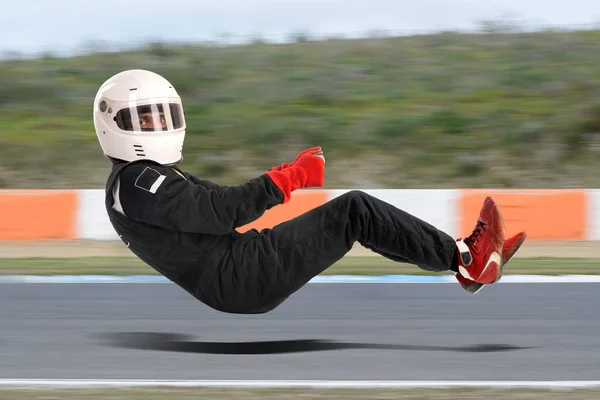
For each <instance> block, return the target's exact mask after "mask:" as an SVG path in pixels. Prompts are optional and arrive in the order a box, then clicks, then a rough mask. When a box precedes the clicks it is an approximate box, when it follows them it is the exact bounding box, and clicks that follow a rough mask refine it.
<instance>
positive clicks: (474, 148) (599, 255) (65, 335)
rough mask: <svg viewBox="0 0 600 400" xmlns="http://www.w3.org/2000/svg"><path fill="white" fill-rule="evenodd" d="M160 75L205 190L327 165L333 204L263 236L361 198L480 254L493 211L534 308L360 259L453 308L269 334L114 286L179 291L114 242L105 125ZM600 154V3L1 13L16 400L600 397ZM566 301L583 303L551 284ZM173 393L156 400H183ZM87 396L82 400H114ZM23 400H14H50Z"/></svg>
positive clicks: (351, 298)
mask: <svg viewBox="0 0 600 400" xmlns="http://www.w3.org/2000/svg"><path fill="white" fill-rule="evenodd" d="M136 68H141V69H148V70H151V71H154V72H156V73H159V74H161V75H163V76H164V77H165V78H167V79H168V80H170V81H171V82H172V83H173V84H174V86H175V87H176V89H177V90H178V92H179V93H180V95H181V97H182V101H183V105H184V109H185V112H186V118H187V126H188V128H187V136H186V144H185V146H184V150H183V154H184V160H183V162H182V163H181V167H182V169H184V170H185V171H187V172H190V173H192V174H194V175H196V176H198V177H199V178H201V179H208V180H212V181H215V182H217V183H219V184H222V185H234V184H240V183H243V182H245V181H246V180H248V179H251V178H254V177H257V176H259V175H261V174H263V173H264V172H265V171H266V170H268V169H269V168H271V167H272V166H275V165H280V164H282V163H283V162H286V161H290V160H293V159H294V157H295V156H296V154H297V153H298V152H300V151H301V150H303V149H305V148H307V147H312V146H316V145H320V146H322V147H323V149H324V151H325V156H326V159H327V164H326V165H327V166H326V172H325V174H326V176H325V188H323V190H308V191H299V192H298V193H294V196H293V197H292V201H290V202H289V203H286V205H283V206H280V207H275V208H273V209H272V210H269V211H268V212H267V213H266V214H265V216H264V218H261V219H260V220H259V221H257V222H256V224H251V226H246V227H243V228H244V229H248V228H250V227H255V228H262V227H269V226H273V225H274V224H276V223H278V222H280V221H283V220H286V219H289V218H292V217H294V216H296V215H298V214H300V213H303V212H305V211H307V210H308V209H310V208H312V207H314V206H318V205H320V204H322V203H323V202H325V201H328V200H330V199H332V198H334V197H335V196H339V195H340V194H342V193H344V192H345V191H347V190H350V189H362V190H365V191H368V192H369V193H370V194H372V195H375V196H376V197H379V198H381V199H384V200H385V201H388V202H389V203H391V204H393V205H395V206H397V207H399V208H402V209H403V210H406V211H407V212H410V213H412V214H414V215H416V216H418V217H421V218H422V219H424V220H426V221H427V222H430V223H432V224H433V225H435V226H436V227H438V228H440V229H442V230H444V231H445V232H447V233H448V234H450V235H452V236H453V237H464V235H468V234H470V233H471V230H472V228H473V224H474V222H475V220H476V218H477V216H478V212H479V207H480V206H481V203H482V200H483V198H484V197H485V196H487V195H492V196H494V197H495V198H496V200H497V201H498V202H499V204H500V206H501V209H502V210H503V212H504V216H505V219H506V226H507V234H508V235H512V234H515V233H517V232H518V231H520V230H526V231H527V232H528V233H529V236H528V239H527V241H526V242H525V245H524V246H523V247H522V248H521V249H520V250H519V252H518V253H517V255H516V256H515V257H514V259H513V260H511V262H510V264H508V265H507V267H506V268H505V269H504V273H505V277H504V278H503V279H504V282H506V281H509V283H510V280H511V279H513V280H512V281H513V282H515V281H517V282H521V283H522V282H530V283H531V284H528V283H526V284H519V285H510V284H509V285H503V284H500V285H493V286H492V287H490V288H486V289H485V292H484V293H483V295H477V296H476V297H473V296H471V295H469V294H467V293H466V292H464V291H463V290H462V289H461V288H460V286H459V285H457V284H456V282H455V278H454V276H452V275H450V274H446V276H440V275H443V274H435V273H430V272H427V271H424V270H421V269H419V268H417V267H415V266H413V265H408V264H402V263H395V262H392V261H390V260H388V259H385V258H383V257H379V256H376V254H375V253H373V252H370V251H367V250H366V249H364V248H360V246H357V247H356V248H355V249H353V251H351V252H350V253H349V257H344V258H343V259H342V260H340V261H339V262H338V263H336V265H334V266H333V267H332V268H330V269H328V270H327V271H325V272H324V273H323V274H324V275H326V274H329V275H337V276H342V278H340V279H346V278H347V275H363V276H364V275H369V276H370V277H369V278H367V281H368V280H369V279H370V278H373V279H374V280H375V281H377V280H378V279H381V281H384V282H386V279H387V278H386V277H387V276H389V275H396V276H398V275H400V276H401V277H402V279H406V280H407V282H411V283H413V282H425V281H426V282H435V283H437V282H451V283H452V285H441V286H439V285H436V284H433V285H369V284H361V283H356V281H355V284H353V285H337V286H333V285H310V287H308V288H306V289H304V290H302V291H300V292H299V293H298V296H297V297H294V299H291V300H290V301H289V302H286V303H285V305H284V306H283V307H282V308H280V309H278V310H276V311H275V312H274V313H273V314H269V315H268V316H267V317H265V318H262V317H261V316H252V317H248V318H242V317H240V316H237V315H234V316H231V315H223V314H219V313H217V312H214V311H213V310H211V309H208V308H207V307H203V306H202V305H201V304H200V303H198V302H197V301H195V300H194V299H193V298H192V297H190V296H188V295H187V294H186V293H184V292H183V291H182V290H179V288H176V287H174V286H175V285H162V286H159V285H152V284H148V285H129V284H125V285H114V284H113V283H114V282H116V281H119V282H127V283H130V282H140V281H142V282H157V281H159V278H161V277H157V276H154V277H147V275H157V274H158V273H157V272H156V271H154V270H153V269H152V268H150V267H149V266H148V265H146V264H144V263H143V262H142V261H140V260H139V259H138V258H137V257H135V256H134V255H133V253H132V252H130V251H129V249H128V248H127V247H126V246H125V245H124V243H122V242H121V241H120V240H119V237H118V236H117V235H116V233H115V231H114V229H113V228H112V226H111V224H110V222H109V221H108V218H107V216H106V211H105V204H104V186H105V182H106V179H107V177H108V174H109V172H110V166H111V165H110V162H109V161H108V160H107V158H105V157H104V156H103V154H102V151H101V148H100V146H99V144H98V142H97V138H96V134H95V131H94V125H93V120H92V102H93V100H94V97H95V94H96V91H97V90H98V88H99V87H100V85H101V84H102V83H103V82H104V81H105V80H106V79H108V78H109V77H111V76H112V75H114V74H116V73H118V72H121V71H123V70H127V69H136ZM599 155H600V1H598V0H552V1H548V0H528V1H522V0H485V1H481V0H421V1H402V0H279V1H276V0H236V1H234V0H215V1H207V0H170V1H166V2H165V1H157V0H144V1H141V0H128V1H122V0H103V1H99V2H98V1H82V0H44V1H41V0H19V1H14V2H9V1H8V0H0V283H2V282H4V283H6V282H9V283H16V284H12V285H3V286H2V288H1V290H0V304H2V306H1V307H0V321H2V329H0V389H1V388H2V387H6V384H7V383H6V380H5V379H8V378H23V379H38V378H55V379H71V378H81V379H92V378H93V379H115V378H119V379H130V378H131V379H138V378H139V379H150V380H151V379H193V380H195V379H217V380H222V379H293V380H303V379H318V380H322V379H350V380H351V379H359V380H362V379H376V380H386V379H390V380H394V379H409V380H411V379H414V380H420V379H425V380H426V381H430V380H435V379H442V380H448V379H458V380H459V381H474V380H486V379H487V380H489V379H491V380H493V381H497V380H522V379H531V380H533V381H542V382H543V381H550V382H551V381H553V380H556V379H565V380H566V381H567V382H569V381H571V382H576V381H580V380H584V379H591V380H595V382H596V383H595V384H594V385H595V386H598V385H600V383H598V382H600V381H598V371H600V362H599V359H598V354H599V345H600V342H599V340H598V334H597V333H598V330H599V328H600V324H599V322H598V321H599V320H598V317H597V316H598V310H597V309H596V308H595V307H594V306H593V305H594V304H599V303H600V300H599V299H598V297H599V296H600V291H599V290H597V282H599V281H600V278H598V275H599V273H600V268H599V265H600V163H599V162H598V158H599ZM432 189H433V190H432ZM418 274H422V275H435V276H427V277H415V276H414V275H418ZM517 274H518V275H519V276H508V275H517ZM15 275H17V277H14V276H15ZM23 275H30V276H28V277H23ZM31 275H35V276H34V277H31ZM48 275H51V276H50V277H48ZM90 275H91V277H90ZM107 275H108V277H107ZM117 275H119V276H120V277H115V276H117ZM140 275H143V277H140ZM523 275H527V277H525V278H523ZM540 275H548V276H544V277H541V276H540ZM565 275H568V276H567V277H566V278H564V276H565ZM574 275H576V277H575V278H573V276H574ZM345 276H346V278H344V277H345ZM55 278H56V279H55ZM113 278H114V279H113ZM117 278H122V280H118V279H117ZM150 278H152V279H150ZM354 278H357V277H356V276H355V277H354ZM420 278H423V280H419V279H420ZM555 278H556V279H555ZM103 279H106V281H105V282H108V284H106V285H87V286H86V287H85V288H83V287H82V285H86V284H87V283H88V282H94V283H97V282H98V281H102V280H103ZM145 279H147V280H145ZM348 279H350V280H352V278H348ZM553 279H554V280H553ZM550 280H552V281H553V282H561V283H563V284H561V285H542V284H540V285H537V284H534V283H539V282H548V281H550ZM342 281H343V280H342ZM21 282H36V283H39V285H28V284H27V285H26V284H19V283H21ZM56 282H61V283H65V282H66V283H70V285H54V284H53V283H56ZM81 282H86V283H81ZM161 282H166V279H165V280H163V281H161ZM343 282H347V281H343ZM388 282H389V281H388ZM504 282H503V283H504ZM569 282H571V283H569ZM572 282H596V284H595V285H594V284H589V285H579V284H578V283H572ZM399 286H401V288H399ZM99 335H100V336H99ZM102 335H104V336H102ZM99 337H100V339H99ZM594 349H596V350H594ZM159 351H160V352H159ZM307 352H312V353H308V354H306V353H307ZM482 352H485V353H486V354H483V356H484V357H482V354H481V353H482ZM489 352H493V354H491V356H493V357H490V354H489ZM284 353H285V354H284ZM298 353H303V354H300V355H298ZM225 355H227V356H225ZM231 355H235V357H231ZM236 363H237V364H236ZM236 365H237V366H236ZM9 384H10V383H9ZM0 392H1V391H0ZM149 392H151V393H152V394H151V395H149V394H148V393H146V394H143V395H141V396H140V397H139V398H144V399H154V398H164V397H165V396H161V395H160V394H156V392H153V391H152V390H151V389H149ZM300 392H302V390H300ZM181 393H183V392H181ZM273 393H275V394H274V396H275V395H276V392H275V391H274V392H273ZM354 393H356V392H354ZM453 393H454V394H456V396H455V395H454V394H453ZM4 394H6V393H5V392H1V393H0V397H2V396H3V395H4ZM209 394H210V393H209ZM71 395H72V396H75V397H64V396H63V397H60V398H61V399H66V398H77V399H81V398H107V395H106V394H103V393H100V394H98V396H96V397H95V396H93V395H91V394H90V396H88V397H85V396H82V395H81V394H78V393H74V394H73V393H72V394H71ZM170 395H172V396H175V397H173V398H174V399H183V398H186V399H188V398H198V392H197V391H194V390H192V393H191V394H190V397H181V396H183V395H182V394H179V396H176V394H170ZM330 395H331V396H333V394H331V393H330ZM438 395H439V392H438V393H436V394H435V396H434V397H435V398H442V397H443V398H445V399H450V398H452V399H461V400H462V399H467V398H471V399H474V398H486V399H501V398H502V399H509V398H511V399H514V398H516V397H515V396H513V395H510V394H509V395H508V396H506V397H500V396H494V395H493V393H492V394H490V393H487V394H486V393H483V394H482V395H480V396H478V395H477V393H474V392H471V391H468V392H467V394H463V393H462V392H460V391H459V392H449V391H446V390H444V395H443V396H442V397H438ZM22 396H29V394H27V393H24V392H23V393H20V394H19V396H17V395H14V396H13V395H10V394H8V395H7V397H3V398H11V399H17V400H25V399H29V398H33V397H22ZM31 396H34V395H33V394H32V395H31ZM49 396H50V397H52V398H59V397H57V394H56V392H54V393H51V394H48V395H46V396H44V397H43V398H50V397H49ZM65 396H66V395H65ZM123 396H125V395H123ZM123 396H119V398H123V399H126V398H127V399H128V398H131V397H123ZM207 396H208V395H207ZM207 396H203V395H200V397H201V398H208V397H207ZM241 396H242V397H240V398H273V397H271V396H270V395H269V393H267V392H266V391H264V392H261V393H259V394H258V395H257V396H258V397H243V396H245V395H244V394H243V393H242V394H241ZM409 396H410V398H416V397H414V396H415V395H414V393H409ZM432 396H433V395H432ZM524 396H525V397H526V398H534V397H531V396H530V395H529V394H527V395H524ZM555 396H556V397H555ZM302 397H303V398H305V396H302ZM375 397H376V396H374V395H373V394H372V393H371V394H367V395H365V397H360V398H375ZM385 397H386V398H394V395H389V396H385ZM525 397H522V398H525ZM38 398H42V397H38ZM113 398H116V397H114V396H113ZM212 398H218V399H222V398H233V396H231V395H229V396H223V397H221V396H218V397H212ZM286 398H292V397H286ZM318 398H320V399H324V398H333V397H321V396H319V397H318ZM334 398H338V399H339V398H343V399H348V398H351V397H350V396H349V395H348V393H344V394H341V395H340V396H339V397H334ZM380 398H381V397H380ZM395 398H407V397H400V396H399V395H396V396H395ZM419 398H421V397H419ZM422 398H433V397H422ZM519 398H521V397H519ZM537 398H544V399H549V398H560V399H569V400H575V399H581V398H584V397H578V395H577V393H575V392H569V391H556V392H554V393H546V394H542V395H540V396H539V397H537ZM585 398H596V399H597V398H600V391H598V390H596V391H595V392H594V393H593V394H591V395H590V396H588V397H585Z"/></svg>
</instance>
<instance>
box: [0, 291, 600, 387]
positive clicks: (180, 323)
mask: <svg viewBox="0 0 600 400" xmlns="http://www.w3.org/2000/svg"><path fill="white" fill-rule="evenodd" d="M0 304H1V307H0V327H1V328H0V378H2V379H8V378H22V379H50V378H53V379H178V380H179V379H181V380H183V379H191V380H198V379H219V380H221V379H227V380H229V379H236V380H255V379H256V380H265V379H268V380H278V379H280V380H327V379H340V380H342V379H343V380H354V379H356V380H371V379H373V380H486V381H487V380H494V381H495V380H598V379H600V334H599V332H600V318H599V317H600V285H599V284H595V283H589V284H588V283H571V284H556V283H552V284H547V283H546V284H543V283H539V284H524V283H522V284H516V283H515V284H513V283H500V284H497V285H493V286H489V287H486V288H485V289H484V290H483V291H482V292H480V293H479V294H477V295H476V296H472V295H469V294H467V293H466V292H464V291H463V290H462V289H461V288H460V287H459V286H458V285H454V284H315V283H313V284H309V285H308V286H306V287H305V288H303V289H302V290H301V291H299V292H298V293H296V294H295V295H294V296H292V297H291V298H290V299H289V300H288V301H287V302H286V303H284V304H283V305H282V306H280V308H278V309H277V310H275V311H273V312H271V313H269V314H264V315H259V316H237V315H228V314H221V313H218V312H216V311H213V310H210V309H209V308H207V307H206V306H204V305H203V304H201V303H199V302H197V301H196V300H194V299H193V298H191V297H190V296H189V295H187V293H185V292H183V291H182V290H181V289H179V288H177V287H176V286H174V285H172V284H168V283H163V284H160V283H159V284H31V283H30V284H19V283H8V284H1V285H0Z"/></svg>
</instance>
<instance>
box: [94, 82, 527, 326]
mask: <svg viewBox="0 0 600 400" xmlns="http://www.w3.org/2000/svg"><path fill="white" fill-rule="evenodd" d="M94 123H95V127H96V133H97V135H98V139H99V141H100V144H101V146H102V149H103V151H104V154H105V155H107V156H108V157H109V158H110V159H111V161H112V162H113V168H112V171H111V174H110V176H109V178H108V181H107V185H106V209H107V212H108V215H109V218H110V221H111V223H112V224H113V226H114V228H115V230H116V232H117V233H118V234H119V236H120V237H121V239H122V240H123V242H124V243H125V244H126V245H127V247H128V248H129V249H130V250H131V251H132V252H133V253H134V254H136V255H137V256H138V257H139V258H140V259H142V260H143V261H144V262H146V263H147V264H148V265H150V266H151V267H152V268H154V269H156V270H157V271H158V272H159V273H161V274H162V275H164V276H165V277H167V278H168V279H169V280H171V281H172V282H174V283H176V284H177V285H179V286H180V287H182V288H183V289H184V290H186V291H187V292H188V293H190V294H191V295H192V296H194V297H195V298H197V299H198V300H200V301H201V302H203V303H204V304H206V305H207V306H209V307H211V308H214V309H216V310H219V311H223V312H229V313H241V314H254V313H264V312H268V311H271V310H273V309H274V308H276V307H277V306H278V305H280V304H281V303H282V302H283V301H285V300H286V299H287V298H288V297H289V296H290V295H291V294H293V293H294V292H296V291H297V290H298V289H300V288H301V287H302V286H304V285H305V284H306V283H307V282H308V281H310V280H311V279H312V278H313V277H315V276H316V275H318V274H320V273H321V272H323V271H324V270H325V269H327V268H329V267H330V266H331V265H333V264H334V263H335V262H336V261H338V260H340V259H341V258H342V257H343V256H344V255H345V254H346V253H347V252H348V251H349V250H350V249H351V248H352V246H353V245H354V243H356V242H358V243H360V244H362V245H363V246H365V247H366V248H369V249H371V250H372V251H374V252H376V253H378V254H380V255H382V256H384V257H386V258H389V259H391V260H394V261H397V262H402V263H410V264H414V265H416V266H418V267H419V268H422V269H424V270H429V271H439V272H442V271H453V272H454V274H455V276H456V278H457V280H458V282H459V283H460V284H461V285H462V287H463V288H465V289H466V290H467V291H469V292H471V293H475V292H477V291H478V290H479V289H481V287H483V286H484V285H485V284H491V283H494V282H497V281H498V280H499V279H500V277H501V275H502V268H503V265H504V264H505V263H506V261H508V259H510V257H512V255H513V254H514V252H516V250H517V249H518V247H519V246H520V245H521V243H522V242H523V241H524V239H525V233H523V232H522V233H519V234H518V235H516V236H514V237H512V238H510V239H508V240H505V238H504V235H505V227H504V221H503V218H502V215H501V213H500V210H499V208H498V206H497V204H496V203H495V202H494V200H493V199H491V198H489V197H488V198H487V199H486V200H485V202H484V204H483V207H482V209H481V211H480V216H479V219H478V221H477V222H476V224H475V228H474V229H473V232H472V234H471V235H470V236H469V237H467V238H465V239H456V240H455V239H454V238H452V237H450V236H449V235H448V234H446V233H444V232H442V231H440V230H438V229H437V228H435V227H434V226H432V225H430V224H428V223H426V222H425V221H422V220H420V219H419V218H416V217H415V216H412V215H410V214H408V213H406V212H404V211H402V210H400V209H398V208H396V207H394V206H392V205H390V204H388V203H385V202H383V201H381V200H379V199H377V198H375V197H372V196H369V195H367V194H365V193H363V192H361V191H350V192H348V193H346V194H344V195H341V196H339V197H337V198H335V199H333V200H331V201H329V202H327V203H326V204H324V205H322V206H320V207H317V208H315V209H313V210H311V211H309V212H307V213H305V214H303V215H300V216H298V217H296V218H293V219H291V220H289V221H286V222H283V223H281V224H279V225H277V226H275V227H273V228H272V229H264V230H262V231H257V230H254V229H251V230H249V231H247V232H245V233H240V232H238V231H237V230H236V228H239V227H241V226H243V225H246V224H248V223H250V222H252V221H254V220H256V219H257V218H259V217H260V216H261V215H263V213H264V212H265V211H266V210H269V209H271V208H273V207H276V206H278V205H280V204H284V203H286V202H288V201H289V200H290V198H291V196H292V193H293V192H294V191H295V190H297V189H301V188H310V187H322V186H323V184H324V182H323V180H324V178H323V176H324V167H325V159H324V154H323V150H322V149H321V148H320V147H314V148H311V149H307V150H305V151H303V152H301V153H300V154H299V155H298V157H296V159H295V160H294V161H292V162H289V163H284V164H282V165H281V166H278V167H274V168H273V169H271V170H269V171H266V172H265V173H264V174H263V175H261V176H259V177H257V178H255V179H252V180H250V181H248V182H246V183H243V184H241V185H236V186H220V185H218V184H216V183H213V182H210V181H207V180H201V179H198V178H197V177H195V176H192V175H190V174H188V173H186V172H184V171H183V170H181V169H180V168H179V167H178V166H177V164H178V163H179V162H180V161H181V159H182V156H181V153H182V147H183V138H184V134H185V119H184V114H183V108H182V106H181V100H180V98H179V96H178V95H177V92H176V91H175V89H174V88H173V87H172V85H171V84H170V83H169V82H168V81H166V80H165V79H164V78H163V77H161V76H159V75H157V74H154V73H152V72H149V71H143V70H130V71H124V72H122V73H120V74H117V75H115V76H113V77H112V78H110V79H109V80H107V81H106V82H105V83H104V84H103V85H102V87H101V88H100V90H99V91H98V94H97V96H96V99H95V102H94Z"/></svg>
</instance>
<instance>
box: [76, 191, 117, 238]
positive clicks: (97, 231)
mask: <svg viewBox="0 0 600 400" xmlns="http://www.w3.org/2000/svg"><path fill="white" fill-rule="evenodd" d="M77 192H78V202H79V205H78V210H77V231H78V235H79V239H88V240H91V239H93V240H119V236H118V235H117V234H116V232H115V230H114V229H113V227H112V225H111V223H110V220H109V219H108V214H107V213H106V209H105V208H104V190H100V189H89V190H78V191H77Z"/></svg>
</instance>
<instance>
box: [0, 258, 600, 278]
mask: <svg viewBox="0 0 600 400" xmlns="http://www.w3.org/2000/svg"><path fill="white" fill-rule="evenodd" d="M504 273H505V274H538V275H563V274H568V275H571V274H583V275H596V274H600V259H597V258H514V259H513V260H511V261H510V262H509V264H507V265H506V266H505V268H504ZM15 274H18V275H119V276H123V275H157V273H156V272H155V271H154V270H153V269H151V268H150V267H148V266H147V265H146V264H144V263H143V262H142V261H140V260H138V259H137V258H133V257H86V258H5V259H0V275H15ZM338 274H343V275H345V274H350V275H395V274H400V275H404V274H409V275H439V273H431V272H428V271H423V270H421V269H419V268H418V267H416V266H413V265H410V264H399V263H395V262H392V261H390V260H387V259H385V258H383V257H344V258H343V259H342V260H340V261H339V262H338V263H336V264H335V265H334V266H332V267H331V268H329V269H328V270H326V271H325V272H324V274H323V275H338Z"/></svg>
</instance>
